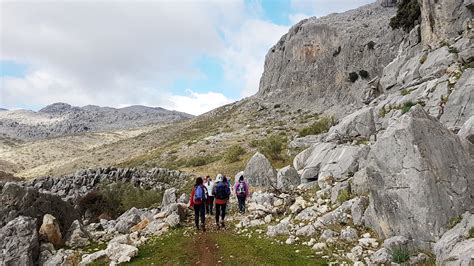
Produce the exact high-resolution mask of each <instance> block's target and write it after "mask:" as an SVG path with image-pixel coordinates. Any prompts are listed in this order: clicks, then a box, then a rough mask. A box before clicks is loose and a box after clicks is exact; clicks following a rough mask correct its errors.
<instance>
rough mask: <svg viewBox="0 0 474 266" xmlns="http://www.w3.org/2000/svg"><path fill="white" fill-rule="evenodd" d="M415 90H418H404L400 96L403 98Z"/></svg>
mask: <svg viewBox="0 0 474 266" xmlns="http://www.w3.org/2000/svg"><path fill="white" fill-rule="evenodd" d="M414 90H416V88H413V89H402V90H401V91H400V95H402V96H405V95H408V94H410V93H412V91H414Z"/></svg>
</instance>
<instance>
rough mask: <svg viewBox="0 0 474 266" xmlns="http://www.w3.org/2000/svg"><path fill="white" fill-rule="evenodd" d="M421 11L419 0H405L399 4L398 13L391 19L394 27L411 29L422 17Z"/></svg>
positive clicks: (405, 29)
mask: <svg viewBox="0 0 474 266" xmlns="http://www.w3.org/2000/svg"><path fill="white" fill-rule="evenodd" d="M420 15H421V11H420V5H419V4H418V0H403V1H402V2H401V3H400V5H399V6H398V10H397V14H396V15H395V16H394V17H393V18H391V19H390V27H391V28H392V29H399V28H401V29H403V30H404V31H407V32H408V31H410V30H411V29H413V28H414V27H415V23H416V21H418V20H419V19H420Z"/></svg>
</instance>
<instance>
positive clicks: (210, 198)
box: [204, 176, 214, 215]
mask: <svg viewBox="0 0 474 266" xmlns="http://www.w3.org/2000/svg"><path fill="white" fill-rule="evenodd" d="M204 186H205V187H206V189H207V204H206V214H211V215H212V214H213V209H214V194H212V190H213V189H214V181H212V178H211V177H210V176H206V182H205V183H204Z"/></svg>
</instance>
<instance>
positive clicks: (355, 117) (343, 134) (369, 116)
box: [326, 107, 375, 142]
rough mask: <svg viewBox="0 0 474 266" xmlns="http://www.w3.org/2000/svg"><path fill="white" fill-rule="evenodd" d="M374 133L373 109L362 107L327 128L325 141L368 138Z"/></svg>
mask: <svg viewBox="0 0 474 266" xmlns="http://www.w3.org/2000/svg"><path fill="white" fill-rule="evenodd" d="M374 133H375V122H374V109H373V108H371V107H369V108H364V109H361V110H359V111H357V112H354V113H352V114H350V115H348V116H346V117H344V118H343V119H342V121H341V122H340V123H339V124H337V125H336V126H333V127H331V129H330V130H329V133H328V136H327V138H326V141H341V142H345V141H351V140H353V139H355V138H363V139H368V138H369V137H370V136H371V135H372V134H374Z"/></svg>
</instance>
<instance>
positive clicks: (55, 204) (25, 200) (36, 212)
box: [0, 183, 80, 232]
mask: <svg viewBox="0 0 474 266" xmlns="http://www.w3.org/2000/svg"><path fill="white" fill-rule="evenodd" d="M46 214H51V215H53V216H54V217H56V219H57V221H58V223H59V227H60V229H61V232H66V231H67V230H68V229H69V226H70V225H71V224H72V222H73V221H74V220H78V219H80V215H79V213H78V212H77V210H75V209H74V207H73V206H72V205H71V204H70V203H68V202H65V201H63V200H62V199H61V198H60V197H59V196H56V195H51V194H46V193H41V192H38V191H37V190H35V189H34V188H26V187H22V186H20V185H18V184H16V183H7V184H5V186H4V187H3V190H2V192H1V194H0V226H4V225H5V224H6V223H8V222H9V221H11V220H13V219H15V218H16V217H18V216H29V217H33V218H35V221H36V222H37V225H36V227H37V228H40V226H41V222H42V221H43V216H44V215H46Z"/></svg>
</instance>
